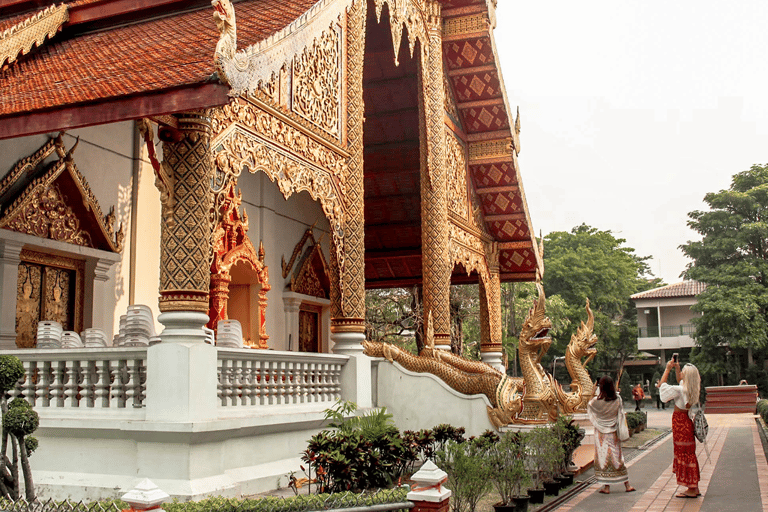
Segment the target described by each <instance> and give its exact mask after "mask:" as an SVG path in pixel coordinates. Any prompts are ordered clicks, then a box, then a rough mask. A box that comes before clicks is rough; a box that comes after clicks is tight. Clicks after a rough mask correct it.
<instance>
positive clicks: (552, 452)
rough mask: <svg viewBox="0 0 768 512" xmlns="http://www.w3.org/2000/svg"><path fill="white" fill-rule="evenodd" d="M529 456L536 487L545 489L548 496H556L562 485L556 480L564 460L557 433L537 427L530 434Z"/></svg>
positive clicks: (550, 429)
mask: <svg viewBox="0 0 768 512" xmlns="http://www.w3.org/2000/svg"><path fill="white" fill-rule="evenodd" d="M529 435H530V437H529V441H528V455H529V459H530V464H531V468H530V469H531V470H532V473H533V476H534V480H535V483H536V486H537V487H538V486H539V485H541V486H543V487H544V491H545V493H546V494H548V495H554V496H556V495H557V493H558V492H559V489H560V483H559V482H557V481H556V480H555V475H558V474H559V468H560V463H561V461H562V458H563V447H562V446H561V444H560V439H559V438H558V436H557V433H556V432H555V431H554V430H553V429H552V428H551V426H547V427H536V428H535V429H533V430H532V431H531V432H530V434H529Z"/></svg>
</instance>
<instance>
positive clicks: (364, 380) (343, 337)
mask: <svg viewBox="0 0 768 512" xmlns="http://www.w3.org/2000/svg"><path fill="white" fill-rule="evenodd" d="M331 341H333V352H334V353H335V354H344V355H348V356H349V362H347V364H346V365H344V370H343V371H342V374H341V397H342V398H343V399H344V400H351V401H353V402H355V403H356V404H357V406H358V407H359V408H362V409H365V408H369V407H373V399H372V392H371V391H372V386H371V358H370V357H368V356H366V355H365V354H363V345H362V343H363V341H365V334H363V333H361V332H331Z"/></svg>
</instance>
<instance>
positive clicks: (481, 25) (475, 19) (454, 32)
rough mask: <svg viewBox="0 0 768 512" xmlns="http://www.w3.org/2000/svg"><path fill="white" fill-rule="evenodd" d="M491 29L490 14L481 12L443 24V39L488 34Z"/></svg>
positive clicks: (458, 17)
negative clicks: (479, 33)
mask: <svg viewBox="0 0 768 512" xmlns="http://www.w3.org/2000/svg"><path fill="white" fill-rule="evenodd" d="M489 28H490V22H489V21H488V13H485V12H481V13H478V14H470V15H469V16H457V17H455V18H447V19H446V20H445V23H444V24H443V37H444V38H449V37H453V36H458V35H463V34H474V33H477V32H487V31H488V29H489Z"/></svg>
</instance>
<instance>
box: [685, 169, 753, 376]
mask: <svg viewBox="0 0 768 512" xmlns="http://www.w3.org/2000/svg"><path fill="white" fill-rule="evenodd" d="M704 201H705V202H706V203H707V205H709V208H710V209H709V210H708V211H699V210H696V211H693V212H690V213H689V214H688V217H689V219H690V220H689V221H688V226H689V227H690V228H691V229H693V230H694V231H696V232H697V233H699V234H700V235H701V237H702V238H701V240H698V241H688V242H687V243H686V244H684V245H682V246H680V248H681V249H682V251H683V252H684V253H685V254H686V255H687V256H688V257H690V258H691V259H692V260H693V261H692V262H691V263H690V264H689V265H688V268H687V269H686V271H685V276H686V278H688V279H695V280H696V281H700V282H703V283H705V284H706V285H707V288H706V290H705V291H704V292H703V293H701V294H700V295H699V296H698V297H697V304H696V305H695V306H693V307H692V308H691V309H693V310H694V311H697V312H699V313H702V316H701V317H698V318H694V319H693V323H694V325H695V326H696V342H697V344H698V345H699V346H700V347H701V348H700V349H699V350H697V351H696V354H695V357H696V362H697V363H698V364H699V365H701V366H704V367H703V368H700V369H702V371H703V372H717V373H727V372H728V371H729V369H728V368H727V367H726V366H727V361H726V358H724V357H722V356H723V354H722V347H723V346H725V345H727V346H728V347H731V348H746V349H756V350H762V349H765V348H766V346H768V166H760V165H753V166H752V168H751V169H749V170H748V171H744V172H740V173H738V174H735V175H734V176H733V178H732V181H731V186H730V188H728V189H727V190H721V191H719V192H712V193H709V194H707V195H706V196H704ZM719 347H720V348H719Z"/></svg>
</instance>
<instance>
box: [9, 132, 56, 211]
mask: <svg viewBox="0 0 768 512" xmlns="http://www.w3.org/2000/svg"><path fill="white" fill-rule="evenodd" d="M63 135H64V132H59V134H58V135H57V136H56V138H55V139H48V142H46V143H45V144H43V146H42V147H41V148H40V149H38V150H37V151H35V153H34V154H32V155H30V156H28V157H26V158H24V159H22V160H20V161H19V162H18V163H17V164H16V165H14V166H13V169H11V172H9V173H8V174H7V175H6V176H5V178H3V180H2V181H0V196H2V195H4V194H5V193H6V192H8V190H9V189H10V188H11V185H13V184H14V183H16V181H17V180H18V179H19V178H21V177H22V176H23V175H24V174H26V173H28V172H32V171H34V170H35V169H36V168H37V166H39V165H40V164H41V163H43V161H44V160H45V159H46V158H48V157H49V156H51V155H52V154H53V152H54V151H56V150H57V148H60V147H62V146H63V142H62V136H63Z"/></svg>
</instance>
